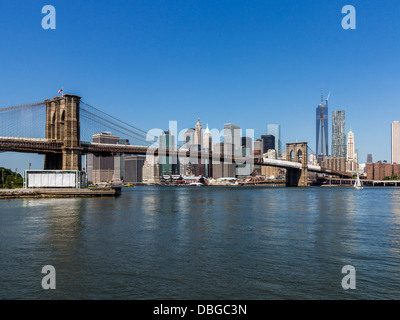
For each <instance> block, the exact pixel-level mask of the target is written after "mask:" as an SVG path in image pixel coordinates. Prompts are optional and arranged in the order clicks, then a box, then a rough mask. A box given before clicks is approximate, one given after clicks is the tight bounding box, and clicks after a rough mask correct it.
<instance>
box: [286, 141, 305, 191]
mask: <svg viewBox="0 0 400 320" xmlns="http://www.w3.org/2000/svg"><path fill="white" fill-rule="evenodd" d="M307 151H308V146H307V142H295V143H287V144H286V160H287V161H291V162H297V163H301V169H295V168H290V169H289V168H288V169H287V170H286V186H288V187H307V186H308V161H307V159H308V155H307Z"/></svg>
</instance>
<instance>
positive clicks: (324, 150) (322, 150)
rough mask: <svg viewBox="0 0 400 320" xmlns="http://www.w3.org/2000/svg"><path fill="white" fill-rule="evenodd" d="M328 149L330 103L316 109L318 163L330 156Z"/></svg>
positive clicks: (322, 104) (320, 105) (321, 104)
mask: <svg viewBox="0 0 400 320" xmlns="http://www.w3.org/2000/svg"><path fill="white" fill-rule="evenodd" d="M328 150H329V148H328V103H327V102H326V104H324V103H323V98H322V96H321V103H320V104H319V105H318V107H317V109H316V155H317V159H318V162H320V159H323V158H324V157H325V156H328V154H329V151H328Z"/></svg>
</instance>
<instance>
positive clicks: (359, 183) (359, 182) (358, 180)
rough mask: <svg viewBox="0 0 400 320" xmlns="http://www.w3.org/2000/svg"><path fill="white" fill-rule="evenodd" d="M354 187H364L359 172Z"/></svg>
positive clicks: (359, 188)
mask: <svg viewBox="0 0 400 320" xmlns="http://www.w3.org/2000/svg"><path fill="white" fill-rule="evenodd" d="M353 188H354V189H358V190H361V189H364V188H363V187H362V185H361V181H360V175H359V174H358V173H357V180H356V181H355V182H354V186H353Z"/></svg>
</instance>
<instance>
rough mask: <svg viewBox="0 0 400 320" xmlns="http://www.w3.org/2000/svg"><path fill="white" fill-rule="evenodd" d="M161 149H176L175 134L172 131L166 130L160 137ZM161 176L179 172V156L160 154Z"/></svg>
mask: <svg viewBox="0 0 400 320" xmlns="http://www.w3.org/2000/svg"><path fill="white" fill-rule="evenodd" d="M158 142H159V150H160V151H163V150H164V151H165V150H175V140H174V136H173V135H172V133H171V132H170V131H164V132H163V134H162V135H161V136H160V137H159V139H158ZM159 161H160V162H159V164H160V166H159V169H160V176H166V175H168V176H170V175H177V174H179V166H178V158H177V157H176V156H166V155H160V156H159Z"/></svg>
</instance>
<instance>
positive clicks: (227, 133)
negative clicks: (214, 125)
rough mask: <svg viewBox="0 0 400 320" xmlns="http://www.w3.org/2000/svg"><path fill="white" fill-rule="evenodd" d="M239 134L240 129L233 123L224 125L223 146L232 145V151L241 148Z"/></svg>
mask: <svg viewBox="0 0 400 320" xmlns="http://www.w3.org/2000/svg"><path fill="white" fill-rule="evenodd" d="M241 142H242V141H241V134H240V127H239V126H238V125H236V124H233V123H225V124H224V144H227V143H228V144H232V145H234V146H235V148H234V149H240V148H241Z"/></svg>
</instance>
